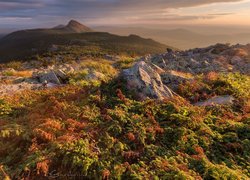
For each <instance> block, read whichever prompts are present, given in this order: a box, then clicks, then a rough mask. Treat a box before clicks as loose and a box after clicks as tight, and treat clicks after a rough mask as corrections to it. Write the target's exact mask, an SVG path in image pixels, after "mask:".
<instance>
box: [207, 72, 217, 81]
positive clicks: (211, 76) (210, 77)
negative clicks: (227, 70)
mask: <svg viewBox="0 0 250 180" xmlns="http://www.w3.org/2000/svg"><path fill="white" fill-rule="evenodd" d="M218 78H219V75H218V73H216V72H209V73H208V74H207V75H206V76H205V80H206V81H208V82H209V81H216V80H217V79H218Z"/></svg>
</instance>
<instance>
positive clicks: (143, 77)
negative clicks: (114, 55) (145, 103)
mask: <svg viewBox="0 0 250 180" xmlns="http://www.w3.org/2000/svg"><path fill="white" fill-rule="evenodd" d="M122 76H123V78H124V79H126V80H127V85H128V88H130V89H133V90H135V91H136V92H138V95H140V96H141V98H142V99H145V98H147V97H150V98H156V99H160V100H162V99H164V98H171V97H173V93H172V91H171V90H170V89H169V88H168V87H167V86H166V85H164V84H163V83H162V80H161V76H160V75H159V74H158V73H157V71H156V70H154V69H153V68H152V67H151V66H150V65H149V64H147V63H145V62H144V61H139V62H137V63H136V64H135V65H134V66H133V67H132V68H130V69H126V70H124V71H123V73H122Z"/></svg>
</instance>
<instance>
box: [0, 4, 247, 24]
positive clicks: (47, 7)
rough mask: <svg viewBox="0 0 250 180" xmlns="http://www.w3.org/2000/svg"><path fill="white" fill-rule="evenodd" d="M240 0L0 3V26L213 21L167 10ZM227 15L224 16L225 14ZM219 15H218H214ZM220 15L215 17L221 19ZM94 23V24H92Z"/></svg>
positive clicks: (205, 16)
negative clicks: (74, 19)
mask: <svg viewBox="0 0 250 180" xmlns="http://www.w3.org/2000/svg"><path fill="white" fill-rule="evenodd" d="M239 1H242V0H154V1H152V0H70V1H69V0H40V1H37V0H0V28H1V24H2V25H6V24H13V23H16V24H17V25H18V24H22V23H23V22H29V23H30V24H39V23H42V24H46V23H47V24H51V23H53V22H63V21H65V20H68V19H71V18H76V19H83V20H86V21H88V22H91V21H93V22H94V21H96V22H98V21H99V22H100V21H104V20H105V18H106V19H107V21H110V22H103V24H108V23H112V22H119V21H120V23H122V22H124V23H125V21H127V22H126V23H128V22H129V21H131V22H139V21H145V20H146V19H148V20H149V21H150V22H151V21H153V20H173V21H174V20H185V19H189V20H190V19H197V18H201V19H202V18H214V17H215V16H216V13H215V14H210V15H200V16H197V15H180V14H171V13H169V14H168V10H169V9H178V8H186V7H195V6H198V5H206V4H211V3H221V2H224V3H230V2H239ZM224 14H227V13H224ZM217 15H218V14H217ZM221 15H222V14H219V15H218V16H221ZM93 24H94V23H93Z"/></svg>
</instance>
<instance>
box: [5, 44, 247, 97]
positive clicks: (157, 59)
mask: <svg viewBox="0 0 250 180" xmlns="http://www.w3.org/2000/svg"><path fill="white" fill-rule="evenodd" d="M105 58H106V60H107V61H110V62H111V64H112V63H113V66H114V67H115V62H116V61H117V60H119V57H115V56H112V55H106V56H105ZM57 59H60V58H59V57H58V58H57ZM83 61H84V60H83ZM80 62H81V61H78V63H72V64H61V63H60V62H59V63H58V64H57V65H52V66H48V67H46V68H37V69H36V67H39V66H41V64H40V65H39V62H38V61H33V62H26V63H24V64H23V67H22V69H23V70H22V71H21V72H18V71H17V72H16V71H15V70H14V69H2V70H1V71H0V74H1V76H0V78H1V82H4V81H12V82H13V84H6V85H4V84H2V85H1V86H0V92H1V95H6V94H10V93H14V92H18V91H21V90H27V89H32V90H35V89H42V88H51V87H57V86H61V85H65V84H67V83H68V80H69V75H70V74H73V73H77V72H79V71H81V70H82V68H81V66H80V65H79V64H80ZM25 70H29V73H30V74H32V75H31V76H30V77H18V74H22V72H23V71H25ZM209 72H217V73H229V72H239V73H242V74H246V75H250V45H245V46H244V45H233V46H230V45H227V44H217V45H214V46H210V47H207V48H197V49H191V50H187V51H174V50H172V49H168V50H167V52H166V53H164V54H160V55H148V56H145V57H143V58H141V59H138V60H136V61H135V64H134V65H133V67H131V68H129V69H125V70H123V71H122V72H121V75H120V77H121V78H123V79H125V80H127V82H128V85H127V86H128V88H129V89H131V90H135V91H136V92H138V96H139V97H140V98H142V99H145V98H146V97H149V98H156V99H161V100H162V99H164V98H171V97H173V96H174V95H175V94H176V93H175V92H176V90H177V89H178V85H179V84H181V83H183V82H187V81H193V80H194V78H195V77H196V76H198V75H200V74H207V73H209ZM8 73H9V74H13V76H8ZM4 74H5V76H4ZM6 74H7V76H6ZM15 74H17V76H15ZM103 76H105V75H104V74H102V73H100V72H97V71H95V72H92V74H89V75H88V79H89V80H91V79H95V80H96V79H97V80H101V79H102V78H101V77H103Z"/></svg>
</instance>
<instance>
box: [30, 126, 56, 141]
mask: <svg viewBox="0 0 250 180" xmlns="http://www.w3.org/2000/svg"><path fill="white" fill-rule="evenodd" d="M33 133H34V134H35V136H36V137H37V139H39V140H41V141H43V142H47V141H52V140H53V139H54V135H53V134H52V133H48V132H46V131H44V130H42V129H38V128H36V129H34V130H33Z"/></svg>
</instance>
